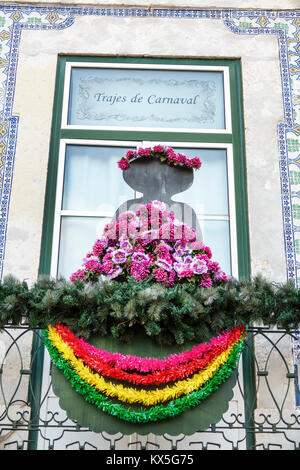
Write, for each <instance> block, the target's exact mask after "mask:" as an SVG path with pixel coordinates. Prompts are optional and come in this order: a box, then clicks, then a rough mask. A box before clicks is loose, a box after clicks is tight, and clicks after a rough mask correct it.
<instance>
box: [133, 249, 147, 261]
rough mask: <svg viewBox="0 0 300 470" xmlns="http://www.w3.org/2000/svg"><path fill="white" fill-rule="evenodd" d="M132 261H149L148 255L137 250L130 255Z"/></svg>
mask: <svg viewBox="0 0 300 470" xmlns="http://www.w3.org/2000/svg"><path fill="white" fill-rule="evenodd" d="M132 261H134V262H136V263H147V262H148V261H149V256H148V255H146V254H144V253H141V252H140V251H138V252H135V253H134V254H133V255H132Z"/></svg>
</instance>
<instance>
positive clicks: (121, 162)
mask: <svg viewBox="0 0 300 470" xmlns="http://www.w3.org/2000/svg"><path fill="white" fill-rule="evenodd" d="M118 166H119V168H120V169H121V170H128V168H129V167H130V163H129V161H128V160H125V158H122V159H121V160H119V161H118Z"/></svg>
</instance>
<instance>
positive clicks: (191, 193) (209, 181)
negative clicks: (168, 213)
mask: <svg viewBox="0 0 300 470" xmlns="http://www.w3.org/2000/svg"><path fill="white" fill-rule="evenodd" d="M176 151H177V152H180V153H183V154H184V155H187V156H189V157H199V158H200V160H201V161H202V166H201V168H200V170H195V171H194V182H193V184H192V186H191V187H190V188H189V189H187V190H186V191H184V192H183V193H180V194H177V195H176V196H173V197H172V199H173V200H174V201H182V202H185V203H187V204H189V205H191V206H192V207H193V208H194V210H195V211H196V213H197V214H202V215H226V216H228V215H229V208H228V207H229V206H228V178H227V159H226V150H224V149H191V148H176Z"/></svg>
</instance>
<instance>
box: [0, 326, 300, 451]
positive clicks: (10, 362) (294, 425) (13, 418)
mask: <svg viewBox="0 0 300 470" xmlns="http://www.w3.org/2000/svg"><path fill="white" fill-rule="evenodd" d="M297 341H298V336H297V332H296V331H287V330H279V329H269V328H263V327H253V328H251V329H249V335H248V339H247V343H246V348H245V350H244V353H243V356H242V358H241V360H240V365H239V369H238V370H239V373H238V381H237V384H236V386H235V390H234V398H233V400H232V402H231V403H230V406H229V409H228V411H227V412H226V413H225V414H224V415H223V417H222V419H221V420H220V421H219V422H218V423H215V424H212V425H210V427H209V428H208V429H207V430H205V431H201V432H197V433H195V434H193V435H192V436H185V435H183V434H181V435H178V436H175V437H174V436H169V435H167V434H164V435H162V436H155V435H152V434H149V435H147V436H139V435H137V434H135V435H132V436H125V435H123V434H121V433H118V434H116V435H109V434H107V433H106V432H102V433H99V434H98V433H93V432H91V431H90V430H89V429H87V428H83V427H81V426H80V425H79V424H77V423H76V422H74V421H72V420H70V419H69V418H68V417H67V415H66V413H65V412H64V411H63V410H62V409H60V407H59V403H58V399H57V398H56V397H55V395H54V394H53V392H52V389H51V363H50V359H49V357H48V353H47V351H44V346H43V341H42V339H41V331H40V330H32V329H30V328H28V326H27V325H23V326H22V327H18V328H12V327H9V326H8V327H7V328H6V329H5V330H4V331H3V332H1V333H0V449H2V450H16V449H21V450H28V449H35V448H37V449H44V450H48V449H70V450H76V449H78V450H81V449H84V450H85V449H86V450H90V449H102V450H105V449H106V450H112V449H116V450H118V449H119V450H127V449H128V450H130V449H147V450H153V449H155V450H157V449H160V450H175V449H178V450H180V449H182V450H183V449H184V450H191V451H192V450H195V449H197V450H198V449H200V450H201V449H202V450H217V449H220V450H223V449H228V450H245V449H251V450H270V449H271V450H272V449H274V450H275V449H283V450H296V449H297V450H299V449H300V432H299V431H300V409H299V408H298V406H299V405H300V402H299V397H300V395H299V383H298V366H297V358H296V357H295V356H296V354H295V351H296V346H295V345H296V344H297ZM293 344H294V346H295V347H294V349H293Z"/></svg>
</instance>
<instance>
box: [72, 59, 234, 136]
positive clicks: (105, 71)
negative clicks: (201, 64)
mask: <svg viewBox="0 0 300 470" xmlns="http://www.w3.org/2000/svg"><path fill="white" fill-rule="evenodd" d="M68 124H71V125H79V126H108V127H110V128H114V127H129V128H131V127H134V128H161V129H162V128H166V129H171V128H175V129H182V128H189V129H224V128H225V117H224V84H223V72H219V71H211V72H210V71H199V70H196V71H195V70H193V71H191V70H151V69H134V70H133V69H131V70H130V69H122V68H120V69H109V68H100V67H99V68H96V67H95V68H88V67H86V68H84V67H78V68H77V67H73V68H72V72H71V86H70V97H69V109H68Z"/></svg>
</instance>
